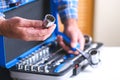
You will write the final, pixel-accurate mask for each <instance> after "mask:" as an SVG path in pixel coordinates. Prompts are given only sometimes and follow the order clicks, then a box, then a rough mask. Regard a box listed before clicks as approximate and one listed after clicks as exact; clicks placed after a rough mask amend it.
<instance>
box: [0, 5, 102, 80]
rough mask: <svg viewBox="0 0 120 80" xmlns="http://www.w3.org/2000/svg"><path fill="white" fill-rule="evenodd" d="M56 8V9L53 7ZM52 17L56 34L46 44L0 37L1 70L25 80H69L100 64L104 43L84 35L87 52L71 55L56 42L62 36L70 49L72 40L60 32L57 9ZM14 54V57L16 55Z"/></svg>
mask: <svg viewBox="0 0 120 80" xmlns="http://www.w3.org/2000/svg"><path fill="white" fill-rule="evenodd" d="M51 6H53V5H51ZM51 10H52V11H51V12H52V13H51V14H52V15H53V16H54V17H55V18H56V21H55V23H56V25H57V27H56V29H55V31H54V33H53V34H52V35H51V36H50V37H49V38H48V39H47V40H45V41H44V42H34V41H33V42H26V41H21V40H15V39H8V38H6V37H4V36H0V66H1V67H4V68H7V69H8V70H9V71H10V72H11V76H12V77H13V78H16V79H22V80H67V79H68V78H70V77H71V76H75V75H77V74H79V72H81V71H83V70H84V69H85V68H86V67H87V66H89V65H90V66H92V67H94V66H96V65H98V64H99V63H100V57H99V56H100V48H101V47H102V46H103V44H102V43H99V42H93V41H92V38H91V37H89V36H88V35H84V38H85V49H84V50H83V51H81V50H79V49H78V48H79V47H80V45H79V44H78V45H77V47H76V48H74V49H73V50H78V51H79V55H73V54H68V53H67V52H66V51H65V50H64V49H63V48H62V47H61V46H60V45H59V44H58V42H57V40H56V37H57V35H61V36H63V39H64V40H65V42H66V43H67V44H68V45H69V43H70V39H69V38H68V37H67V36H66V35H65V34H64V33H62V32H59V30H58V23H57V13H56V12H55V9H54V7H52V9H51ZM13 54H14V55H13Z"/></svg>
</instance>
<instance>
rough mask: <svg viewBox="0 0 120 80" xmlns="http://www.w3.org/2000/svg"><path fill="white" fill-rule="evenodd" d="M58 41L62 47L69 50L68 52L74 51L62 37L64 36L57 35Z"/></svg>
mask: <svg viewBox="0 0 120 80" xmlns="http://www.w3.org/2000/svg"><path fill="white" fill-rule="evenodd" d="M57 40H58V43H59V44H60V45H61V47H62V48H63V49H64V50H65V51H67V52H68V53H73V51H71V50H70V47H68V46H67V45H66V44H65V43H64V40H63V38H62V36H60V35H58V37H57Z"/></svg>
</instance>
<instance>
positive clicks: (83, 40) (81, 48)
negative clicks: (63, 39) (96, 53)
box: [78, 35, 85, 50]
mask: <svg viewBox="0 0 120 80" xmlns="http://www.w3.org/2000/svg"><path fill="white" fill-rule="evenodd" d="M78 42H79V43H80V50H84V45H85V39H84V37H83V35H80V36H79V39H78Z"/></svg>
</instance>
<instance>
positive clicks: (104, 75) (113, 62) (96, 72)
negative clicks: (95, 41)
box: [68, 47, 120, 80]
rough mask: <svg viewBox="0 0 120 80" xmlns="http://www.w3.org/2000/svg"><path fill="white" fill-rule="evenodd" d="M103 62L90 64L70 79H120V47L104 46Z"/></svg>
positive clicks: (102, 51) (102, 52) (101, 54)
mask: <svg viewBox="0 0 120 80" xmlns="http://www.w3.org/2000/svg"><path fill="white" fill-rule="evenodd" d="M100 57H101V64H100V65H99V66H98V67H97V68H94V69H93V68H91V67H90V66H89V67H87V68H86V69H85V71H83V72H81V73H79V74H78V75H77V76H74V77H72V78H70V79H68V80H120V73H119V72H120V62H119V61H120V47H103V48H102V50H101V53H100Z"/></svg>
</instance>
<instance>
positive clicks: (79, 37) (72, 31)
mask: <svg viewBox="0 0 120 80" xmlns="http://www.w3.org/2000/svg"><path fill="white" fill-rule="evenodd" d="M64 28H65V29H64V33H65V34H66V35H67V36H68V37H69V38H70V39H71V44H70V46H71V47H72V48H75V47H76V45H77V43H79V44H80V49H81V50H83V49H84V43H85V40H84V37H83V34H82V32H81V31H80V29H79V28H78V25H77V21H76V20H75V19H68V20H67V21H66V22H65V23H64ZM58 42H59V43H60V45H61V46H62V47H63V48H64V49H65V50H66V51H67V52H68V53H72V54H78V52H77V51H75V52H74V51H72V50H70V47H69V46H68V45H66V44H65V43H64V40H63V38H62V36H58Z"/></svg>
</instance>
